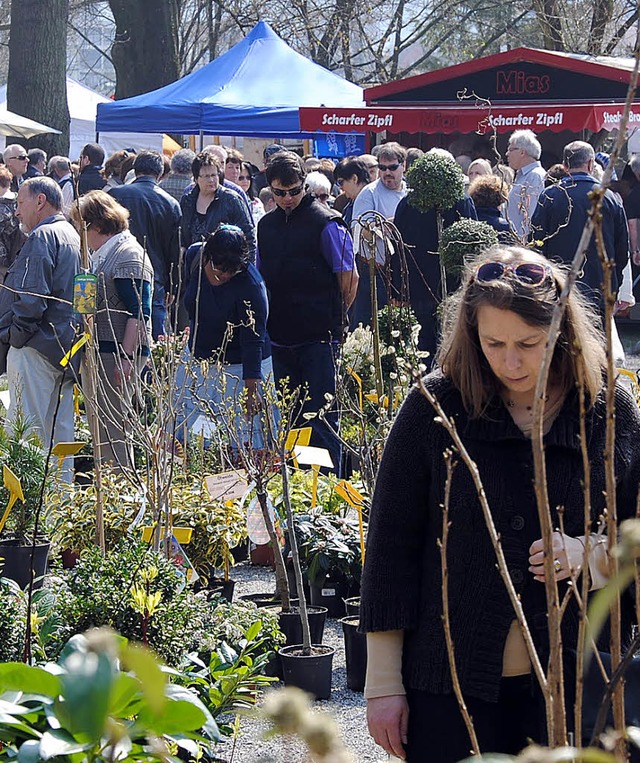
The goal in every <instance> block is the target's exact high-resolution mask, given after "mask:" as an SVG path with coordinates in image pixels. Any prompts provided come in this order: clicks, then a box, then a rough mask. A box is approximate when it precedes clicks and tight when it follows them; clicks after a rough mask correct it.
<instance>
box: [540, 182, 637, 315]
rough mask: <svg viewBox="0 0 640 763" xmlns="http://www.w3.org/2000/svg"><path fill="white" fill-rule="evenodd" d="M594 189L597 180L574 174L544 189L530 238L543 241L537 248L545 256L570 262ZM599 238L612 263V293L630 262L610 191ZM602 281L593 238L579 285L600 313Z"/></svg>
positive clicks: (621, 215) (623, 221)
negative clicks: (600, 237)
mask: <svg viewBox="0 0 640 763" xmlns="http://www.w3.org/2000/svg"><path fill="white" fill-rule="evenodd" d="M596 186H598V181H597V180H596V179H595V178H594V177H592V176H591V175H589V174H587V173H586V172H573V173H572V174H571V176H570V177H567V178H563V179H562V180H561V181H560V183H559V184H558V185H555V186H551V187H549V188H545V190H544V191H543V192H542V194H541V195H540V198H539V199H538V206H537V207H536V209H535V212H534V213H533V217H532V219H531V239H532V240H533V241H542V245H541V247H540V246H539V248H541V251H542V252H543V253H544V255H545V256H546V257H548V258H549V259H552V258H555V259H558V260H560V261H562V262H566V263H570V262H571V260H572V259H573V256H574V255H575V253H576V249H577V248H578V244H579V242H580V237H581V236H582V231H583V229H584V226H585V225H586V223H587V220H588V214H589V212H590V210H591V207H592V201H591V199H590V198H589V194H590V193H591V191H592V190H593V189H594V187H596ZM602 235H603V238H604V246H605V250H606V252H607V255H608V256H609V259H610V260H613V262H614V263H615V268H614V269H613V270H612V271H611V288H612V290H613V293H614V294H615V293H616V292H617V291H618V289H619V287H620V284H621V283H622V272H623V270H624V268H625V266H626V264H627V261H628V259H629V232H628V229H627V218H626V215H625V212H624V209H623V207H622V204H620V202H619V201H618V198H617V197H616V195H615V194H614V193H613V192H612V191H607V192H606V194H605V197H604V200H603V204H602ZM603 282H604V277H603V274H602V265H601V264H600V258H599V257H598V252H597V250H596V244H595V238H594V237H593V236H592V238H591V243H590V244H589V248H588V249H587V257H586V261H585V263H584V266H583V274H582V276H581V278H580V280H579V281H578V283H579V284H580V285H581V287H582V290H583V291H584V292H585V293H586V294H587V296H588V297H589V299H590V300H591V301H592V302H593V303H594V304H596V305H597V306H598V307H599V308H600V309H601V310H602V309H604V303H603V298H602V289H601V286H602V284H603Z"/></svg>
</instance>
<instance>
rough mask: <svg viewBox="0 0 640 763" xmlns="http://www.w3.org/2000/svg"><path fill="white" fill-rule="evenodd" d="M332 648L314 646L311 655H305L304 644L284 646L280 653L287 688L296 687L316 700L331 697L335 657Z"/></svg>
mask: <svg viewBox="0 0 640 763" xmlns="http://www.w3.org/2000/svg"><path fill="white" fill-rule="evenodd" d="M334 653H335V650H334V649H332V648H331V647H330V646H324V645H322V644H313V646H312V647H311V654H310V655H307V656H305V655H304V654H303V648H302V644H294V645H292V646H284V647H282V649H281V650H280V651H279V652H278V654H279V655H280V663H281V665H282V680H283V681H284V685H285V686H296V687H297V688H298V689H302V690H303V691H306V692H307V693H308V694H311V695H312V696H313V697H314V698H315V699H329V697H331V675H332V672H333V667H332V664H333V655H334Z"/></svg>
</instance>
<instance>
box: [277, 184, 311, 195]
mask: <svg viewBox="0 0 640 763" xmlns="http://www.w3.org/2000/svg"><path fill="white" fill-rule="evenodd" d="M303 190H304V186H302V185H299V186H296V187H295V188H289V189H287V190H286V191H285V190H283V189H282V188H274V187H273V186H271V193H273V195H274V196H280V197H284V196H287V195H289V196H299V195H300V194H301V193H302V191H303Z"/></svg>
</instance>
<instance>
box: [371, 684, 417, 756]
mask: <svg viewBox="0 0 640 763" xmlns="http://www.w3.org/2000/svg"><path fill="white" fill-rule="evenodd" d="M408 723H409V705H408V703H407V698H406V697H405V696H404V695H403V694H397V695H394V696H392V697H376V698H375V699H368V700H367V725H368V726H369V734H371V736H372V738H373V741H374V742H375V743H376V744H379V745H380V747H382V748H383V749H384V750H385V751H386V752H388V753H389V755H395V756H396V758H400V759H401V760H405V759H406V754H405V751H404V746H403V745H405V744H406V743H407V726H408Z"/></svg>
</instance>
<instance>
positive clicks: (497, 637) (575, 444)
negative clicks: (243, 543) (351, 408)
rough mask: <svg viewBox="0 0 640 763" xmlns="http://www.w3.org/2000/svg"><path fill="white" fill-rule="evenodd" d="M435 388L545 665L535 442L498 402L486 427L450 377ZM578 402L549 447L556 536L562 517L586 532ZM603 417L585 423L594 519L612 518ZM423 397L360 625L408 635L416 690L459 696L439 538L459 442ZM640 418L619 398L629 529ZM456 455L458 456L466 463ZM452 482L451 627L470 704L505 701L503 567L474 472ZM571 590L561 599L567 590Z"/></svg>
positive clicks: (387, 459)
mask: <svg viewBox="0 0 640 763" xmlns="http://www.w3.org/2000/svg"><path fill="white" fill-rule="evenodd" d="M426 384H427V386H428V388H429V389H430V390H431V392H432V393H433V394H435V396H436V397H437V398H438V399H439V401H440V403H441V404H442V406H443V408H444V410H445V413H447V414H448V415H449V416H452V417H453V419H454V420H455V423H456V427H457V430H458V432H459V433H460V435H461V437H462V440H463V442H464V444H465V446H466V448H467V449H468V451H469V454H470V456H471V458H472V459H473V460H474V461H475V462H476V464H477V466H478V469H479V472H480V476H481V478H482V482H483V485H484V489H485V492H486V496H487V500H488V503H489V506H490V508H491V512H492V515H493V518H494V522H495V524H496V527H497V530H498V532H499V533H500V538H501V543H502V548H503V550H504V554H505V558H506V561H507V566H508V568H509V570H510V573H511V577H512V580H513V583H514V585H515V588H516V591H517V592H518V594H519V595H520V597H521V600H522V604H523V607H524V610H525V615H526V617H527V620H528V622H529V624H530V626H531V629H532V635H533V639H534V642H535V644H536V647H537V649H538V651H539V652H540V653H541V655H542V659H543V662H544V659H545V655H547V654H548V635H547V615H546V612H547V609H546V602H545V590H544V586H543V585H541V584H540V583H538V582H535V581H534V579H533V575H532V574H531V573H530V572H529V571H528V567H529V561H528V559H529V547H530V545H531V543H533V541H535V540H537V539H539V538H540V527H539V522H538V515H537V509H536V499H535V493H534V486H533V475H534V472H533V456H532V447H531V442H530V441H529V440H527V439H526V438H525V437H524V435H523V434H522V432H521V431H520V429H519V428H518V427H517V426H516V425H515V423H514V422H513V420H512V418H511V416H510V415H509V412H508V411H507V409H506V408H505V406H504V404H503V403H502V401H501V400H500V399H499V398H494V399H493V400H492V401H491V402H490V404H489V406H488V408H487V411H486V413H485V415H484V416H483V417H482V418H478V419H471V418H469V416H468V415H467V413H466V412H465V409H464V406H463V404H462V398H461V396H460V393H459V392H458V391H457V390H456V389H455V388H454V387H453V385H452V384H451V382H450V381H449V380H448V379H446V378H444V377H442V376H439V375H435V374H434V375H432V376H430V377H427V381H426ZM574 398H575V396H574V395H572V396H571V399H570V400H568V401H567V402H566V403H565V405H564V406H563V408H562V409H561V411H560V413H559V415H558V417H557V418H556V420H555V421H554V423H553V425H552V427H551V430H550V431H549V433H548V434H547V435H546V436H545V452H546V459H547V484H548V495H549V505H550V506H551V510H552V515H553V526H554V528H558V527H559V518H558V512H557V507H558V506H563V507H564V513H563V523H564V532H565V533H566V534H567V535H570V536H573V537H575V536H578V535H582V534H583V533H584V513H583V511H584V510H583V503H584V501H583V489H582V479H583V469H582V455H581V451H580V444H579V416H578V407H577V402H576V400H575V399H574ZM604 409H605V406H604V399H603V397H602V396H601V397H599V398H598V400H597V401H596V405H595V406H594V408H593V409H592V411H590V412H589V414H588V415H587V421H586V426H587V437H588V453H589V461H590V464H591V515H592V519H593V520H594V523H595V520H596V518H597V517H598V516H599V515H600V514H601V513H602V510H603V509H604V497H603V492H604V487H605V481H604V480H605V475H604V460H603V458H602V454H603V452H604V449H605V415H604V414H605V410H604ZM434 417H435V413H434V410H433V408H432V407H431V405H430V404H429V402H428V401H427V400H426V398H424V397H423V396H422V395H421V394H420V392H419V391H417V390H413V391H412V392H410V394H409V396H408V398H407V400H406V401H405V403H404V405H403V406H402V408H401V410H400V411H399V413H398V416H397V418H396V422H395V424H394V426H393V429H392V430H391V433H390V435H389V438H388V440H387V444H386V447H385V450H384V455H383V459H382V463H381V466H380V470H379V472H378V478H377V482H376V489H375V495H374V498H373V505H372V510H371V520H370V524H369V534H368V540H367V557H366V563H365V567H364V573H363V578H362V598H361V609H360V624H361V627H362V629H363V630H364V631H367V632H368V631H387V630H397V629H402V630H404V631H405V639H404V650H403V681H404V685H405V688H412V689H421V690H424V691H428V692H430V693H433V694H450V693H451V692H452V684H451V675H450V671H449V664H448V658H447V650H446V643H445V638H444V631H443V626H442V619H441V614H442V594H441V591H442V575H441V564H440V554H439V551H438V547H437V540H438V538H440V537H441V533H442V508H441V506H442V505H443V503H444V485H445V480H446V465H445V461H444V457H443V454H444V452H445V450H446V449H447V448H451V446H452V440H451V437H450V436H449V434H448V433H447V432H446V430H445V429H444V427H443V426H442V425H441V424H438V423H437V422H435V421H434ZM639 427H640V412H639V411H638V407H637V405H636V403H635V401H634V400H632V399H631V397H630V396H629V395H628V393H626V391H624V390H622V389H617V390H616V449H615V468H616V475H617V504H618V518H619V520H623V519H625V518H628V517H633V516H635V511H636V495H637V489H638V481H639V479H640V444H639V442H638V431H639ZM454 458H455V457H454ZM455 460H456V461H458V462H459V463H458V465H457V467H456V469H455V471H454V474H453V482H452V489H451V500H450V502H449V521H450V523H451V528H450V531H449V542H448V553H447V558H448V567H449V607H450V623H451V629H452V635H453V642H454V644H455V652H456V663H457V668H458V673H459V676H460V681H461V684H462V691H463V693H464V694H465V696H468V697H476V698H479V699H483V700H487V701H492V702H495V701H496V700H497V697H498V691H499V685H500V680H501V675H502V657H503V651H504V645H505V641H506V638H507V633H508V631H509V628H510V625H511V622H512V621H513V620H514V619H515V614H514V612H513V608H512V606H511V603H510V600H509V598H508V595H507V591H506V588H505V586H504V583H503V582H502V579H501V577H500V574H499V572H498V570H497V566H496V558H495V553H494V551H493V547H492V545H491V542H490V539H489V534H488V532H487V529H486V525H485V521H484V518H483V514H482V510H481V507H480V503H479V501H478V497H477V493H476V490H475V487H474V484H473V481H472V479H471V475H470V473H469V470H468V469H467V468H466V466H465V465H464V464H463V463H462V462H461V461H460V459H459V458H455ZM566 585H567V584H566V581H565V582H562V583H560V595H561V597H562V596H563V595H564V593H565V591H566ZM577 629H578V612H577V608H576V606H575V601H574V599H573V597H570V599H569V605H568V607H567V611H566V614H565V617H564V619H563V624H562V631H563V645H564V647H565V648H571V647H572V646H573V647H575V644H576V639H577Z"/></svg>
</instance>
